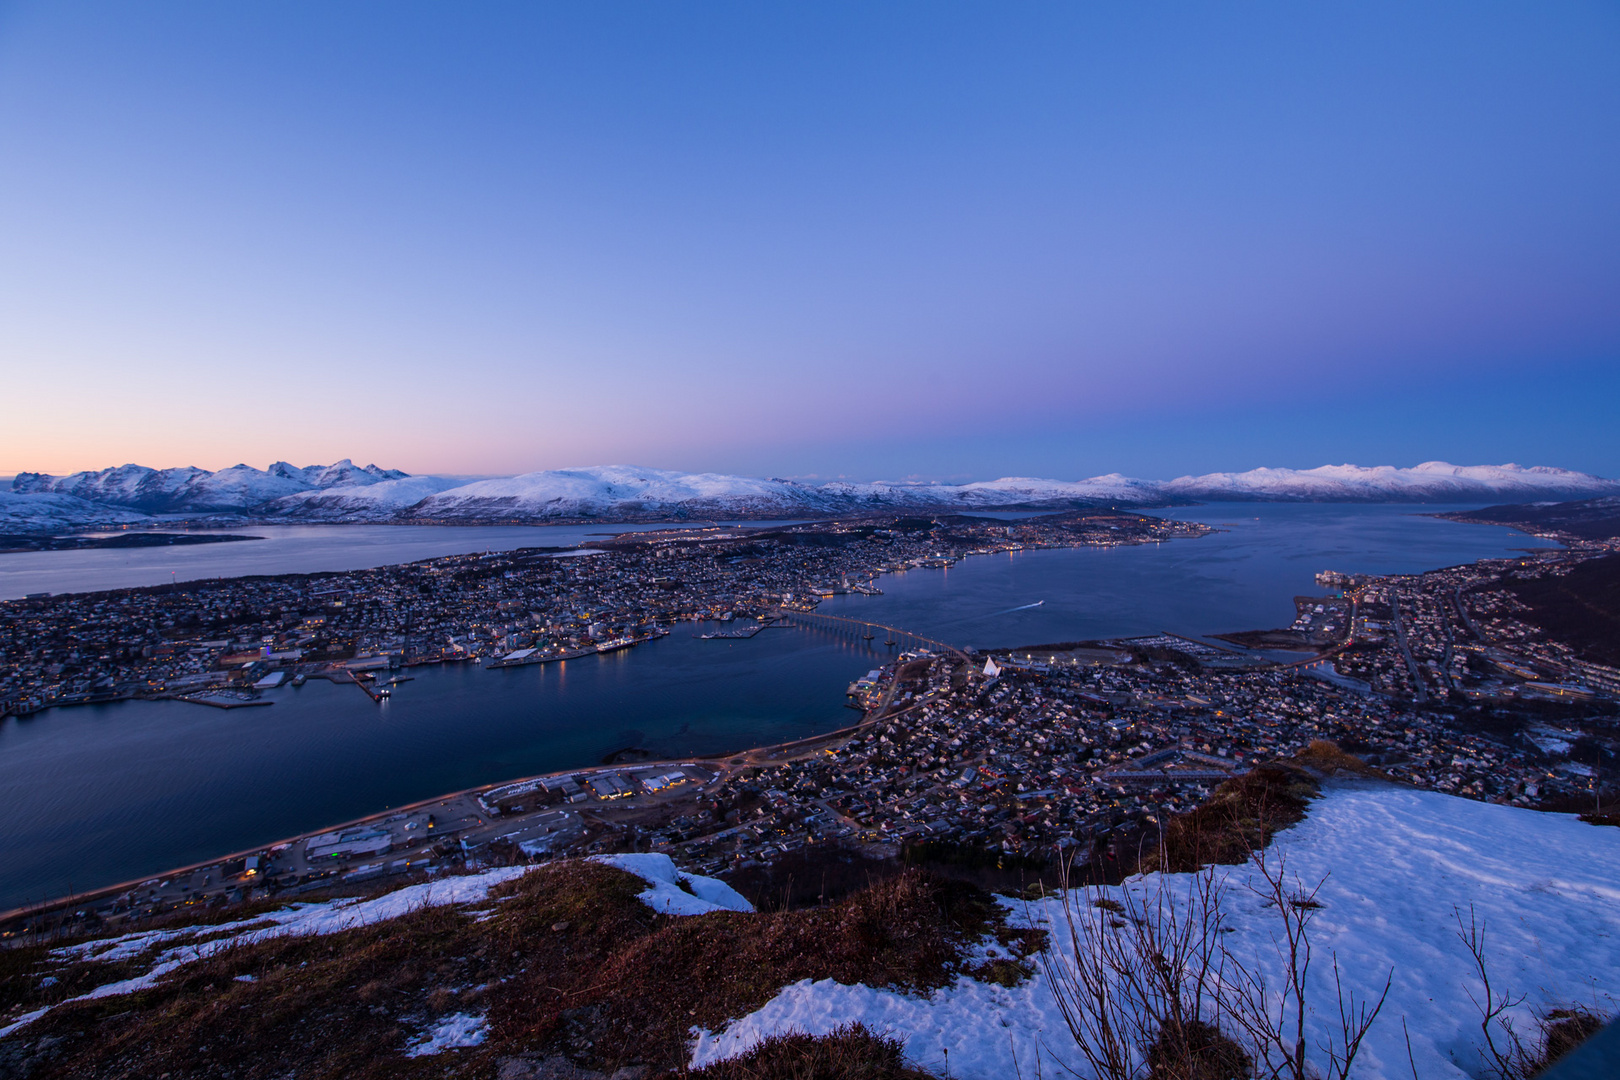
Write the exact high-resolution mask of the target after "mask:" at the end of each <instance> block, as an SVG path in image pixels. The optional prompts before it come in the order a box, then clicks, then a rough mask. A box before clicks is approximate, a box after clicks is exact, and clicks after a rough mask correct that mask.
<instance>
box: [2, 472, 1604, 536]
mask: <svg viewBox="0 0 1620 1080" xmlns="http://www.w3.org/2000/svg"><path fill="white" fill-rule="evenodd" d="M1610 495H1620V480H1609V479H1605V478H1603V477H1598V476H1592V475H1590V474H1588V473H1580V472H1571V471H1569V470H1566V469H1556V468H1549V467H1546V466H1533V467H1525V466H1520V465H1511V464H1510V465H1450V464H1447V463H1446V462H1440V461H1431V462H1425V463H1424V464H1422V465H1418V466H1416V467H1413V468H1396V467H1394V466H1388V465H1385V466H1378V467H1372V468H1367V467H1363V466H1359V465H1324V466H1322V467H1320V468H1316V469H1270V468H1261V469H1252V470H1250V471H1248V472H1236V473H1209V474H1206V475H1203V476H1183V477H1180V478H1178V479H1175V480H1169V481H1154V480H1137V479H1132V478H1130V477H1127V476H1121V475H1120V474H1118V473H1109V474H1107V475H1105V476H1094V477H1091V478H1090V479H1087V480H1042V479H1034V478H1029V477H1004V478H1002V479H1000V480H989V481H981V482H977V483H970V484H924V483H908V482H876V483H849V482H844V481H834V482H831V483H824V484H809V483H802V482H799V481H794V480H780V479H757V478H753V477H743V476H728V475H724V474H719V473H682V472H672V471H667V470H662V469H644V468H637V467H634V466H628V465H605V466H593V467H589V468H578V469H554V470H547V471H543V472H532V473H525V474H523V475H521V476H511V477H503V478H498V479H486V480H471V481H469V480H466V479H465V478H457V477H446V476H410V475H408V474H406V473H403V472H400V471H399V470H397V469H383V468H379V467H378V466H376V465H366V466H358V465H355V464H354V463H353V462H352V461H349V460H347V459H345V460H343V461H339V462H337V463H336V464H334V465H311V466H307V467H303V468H299V467H297V466H293V465H289V464H287V463H286V462H277V463H276V464H274V465H272V466H270V467H269V468H268V469H262V470H261V469H255V468H252V467H251V466H248V465H235V466H232V467H231V468H228V469H221V470H219V471H218V472H209V471H208V470H206V469H198V468H179V469H151V468H147V467H145V466H141V465H122V466H119V467H117V468H111V469H103V470H100V471H98V472H80V473H74V474H72V475H70V476H49V475H46V474H44V473H21V474H19V475H18V476H17V477H15V478H14V479H13V481H12V484H11V490H10V491H9V492H3V491H0V531H8V532H44V531H59V530H65V529H76V528H86V527H90V526H95V525H103V524H105V525H130V524H144V523H159V522H162V521H170V522H173V521H177V520H193V521H202V520H206V521H212V522H221V523H223V522H226V521H236V522H240V521H241V520H243V519H252V520H257V521H266V522H270V521H288V522H293V521H319V522H389V523H393V522H398V523H409V522H423V523H426V522H461V523H467V524H485V523H496V522H500V523H515V522H521V523H526V522H535V523H542V522H562V521H574V520H581V519H596V520H614V521H647V520H670V519H675V520H681V519H705V518H732V519H747V518H770V517H803V516H816V515H826V514H851V513H861V512H865V511H894V510H919V511H926V512H930V513H938V512H941V511H952V510H954V511H974V510H1031V509H1034V510H1047V509H1049V510H1065V509H1086V508H1091V507H1100V506H1130V507H1148V506H1164V505H1175V504H1183V505H1184V504H1186V503H1190V502H1196V501H1234V500H1241V501H1265V502H1452V503H1457V502H1518V503H1523V502H1533V501H1536V500H1545V499H1589V498H1596V497H1603V496H1610Z"/></svg>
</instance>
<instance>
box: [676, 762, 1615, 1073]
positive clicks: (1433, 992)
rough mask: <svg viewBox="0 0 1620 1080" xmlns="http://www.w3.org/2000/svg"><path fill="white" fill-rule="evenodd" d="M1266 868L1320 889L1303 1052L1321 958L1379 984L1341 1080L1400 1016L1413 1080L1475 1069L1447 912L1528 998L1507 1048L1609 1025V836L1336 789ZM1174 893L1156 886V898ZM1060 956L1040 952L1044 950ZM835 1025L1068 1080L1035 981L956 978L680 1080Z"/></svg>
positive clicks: (1247, 871)
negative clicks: (1539, 1031) (1592, 1024)
mask: <svg viewBox="0 0 1620 1080" xmlns="http://www.w3.org/2000/svg"><path fill="white" fill-rule="evenodd" d="M1273 851H1274V852H1275V853H1283V854H1286V856H1287V859H1288V868H1289V870H1290V872H1291V873H1297V874H1298V875H1299V876H1300V877H1301V878H1302V879H1304V880H1305V881H1307V882H1310V883H1313V884H1314V883H1315V882H1316V881H1317V880H1318V879H1319V878H1321V877H1323V876H1324V875H1329V876H1327V881H1326V884H1325V885H1324V886H1323V887H1322V890H1321V892H1320V893H1319V894H1318V896H1317V899H1318V900H1320V901H1321V902H1322V903H1323V904H1324V907H1323V908H1322V909H1321V910H1320V911H1319V912H1318V913H1317V919H1316V921H1315V923H1314V924H1313V937H1312V944H1313V947H1314V949H1315V956H1316V960H1315V963H1314V964H1313V966H1312V969H1311V972H1310V976H1309V984H1308V985H1309V988H1310V993H1311V995H1312V997H1311V1000H1312V1001H1313V1002H1314V1007H1315V1009H1316V1010H1317V1011H1318V1012H1317V1015H1316V1016H1314V1017H1313V1018H1312V1020H1311V1022H1310V1024H1309V1025H1308V1026H1309V1027H1310V1029H1311V1030H1310V1032H1309V1033H1308V1039H1309V1042H1310V1045H1311V1046H1312V1047H1313V1048H1314V1047H1315V1046H1316V1044H1317V1042H1318V1041H1320V1040H1322V1039H1324V1038H1326V1036H1327V1033H1328V1029H1329V1025H1328V1021H1329V1017H1328V1016H1327V1015H1326V1013H1328V1012H1331V1011H1332V1010H1334V1009H1335V1007H1336V1005H1335V998H1334V995H1333V986H1332V978H1333V975H1332V966H1331V959H1330V954H1337V956H1338V960H1339V963H1340V966H1341V969H1342V971H1343V974H1344V977H1345V979H1346V984H1347V986H1348V987H1349V988H1351V989H1353V990H1354V991H1355V992H1356V993H1357V994H1358V995H1368V996H1370V997H1371V998H1372V999H1374V1000H1376V998H1377V996H1378V993H1379V991H1380V990H1381V989H1382V987H1383V984H1384V978H1385V976H1386V974H1387V973H1389V972H1390V970H1391V969H1393V971H1394V981H1393V984H1392V987H1391V990H1390V997H1389V1002H1388V1003H1387V1004H1386V1005H1385V1007H1384V1011H1383V1013H1382V1014H1381V1015H1380V1017H1379V1019H1378V1021H1377V1023H1376V1024H1375V1025H1374V1027H1373V1028H1372V1031H1371V1033H1370V1034H1369V1035H1368V1037H1367V1041H1366V1043H1365V1044H1364V1045H1363V1047H1362V1051H1361V1053H1362V1057H1360V1058H1358V1059H1357V1063H1356V1064H1357V1069H1356V1073H1355V1075H1356V1076H1357V1077H1358V1078H1364V1080H1409V1077H1410V1076H1411V1068H1410V1066H1409V1065H1408V1061H1407V1051H1406V1043H1405V1037H1404V1035H1403V1033H1402V1028H1401V1018H1402V1016H1404V1017H1405V1018H1406V1022H1407V1026H1408V1028H1409V1029H1410V1031H1411V1035H1412V1052H1413V1057H1414V1059H1415V1062H1416V1066H1417V1073H1418V1075H1419V1076H1422V1077H1424V1078H1425V1080H1441V1078H1455V1080H1463V1078H1465V1077H1467V1076H1469V1075H1470V1074H1471V1072H1473V1070H1474V1069H1475V1067H1476V1066H1477V1065H1478V1064H1479V1060H1478V1056H1477V1043H1476V1040H1477V1038H1478V1035H1479V1016H1478V1013H1477V1012H1476V1011H1475V1010H1474V1008H1473V1006H1472V1005H1471V1004H1470V1002H1469V999H1468V993H1469V991H1470V990H1472V991H1473V992H1474V993H1475V994H1476V995H1477V994H1479V993H1481V990H1480V987H1479V983H1478V978H1477V977H1476V976H1475V975H1474V974H1473V972H1472V968H1471V961H1470V958H1469V957H1468V954H1467V953H1466V952H1465V951H1464V950H1463V947H1462V945H1461V944H1460V942H1459V941H1458V940H1457V937H1456V930H1457V927H1456V923H1455V921H1454V915H1453V909H1454V908H1455V907H1457V906H1461V907H1462V908H1463V909H1464V910H1465V911H1466V909H1467V907H1468V905H1469V904H1473V905H1474V906H1475V910H1476V911H1477V912H1478V914H1479V915H1480V916H1481V917H1482V918H1483V919H1485V920H1486V923H1487V927H1488V935H1489V936H1488V941H1489V956H1488V960H1489V962H1490V964H1491V975H1492V980H1493V984H1495V985H1496V988H1497V989H1498V990H1501V989H1503V988H1508V989H1510V990H1511V991H1512V992H1513V993H1514V994H1527V995H1528V998H1527V1000H1526V1001H1525V1002H1524V1004H1523V1005H1522V1006H1520V1007H1519V1009H1518V1010H1517V1011H1516V1018H1517V1020H1518V1026H1519V1029H1520V1030H1521V1031H1528V1030H1533V1024H1532V1015H1531V1014H1532V1010H1535V1009H1547V1008H1551V1007H1554V1006H1558V1005H1567V1004H1570V1003H1579V1004H1582V1005H1584V1006H1585V1007H1587V1008H1593V1007H1594V1006H1595V1007H1596V1008H1597V1009H1598V1010H1599V1011H1602V1012H1605V1013H1610V1014H1612V1013H1613V1012H1615V1011H1616V1009H1617V1008H1620V829H1614V828H1603V827H1598V826H1592V825H1587V824H1584V823H1582V822H1579V821H1577V820H1575V819H1574V818H1573V817H1571V816H1569V815H1562V814H1540V813H1536V812H1534V811H1530V810H1520V809H1516V808H1513V807H1506V806H1495V805H1491V804H1488V803H1479V802H1472V801H1470V800H1466V799H1458V798H1455V797H1452V796H1448V795H1441V794H1437V793H1433V792H1420V791H1410V790H1406V789H1398V788H1393V787H1376V788H1373V787H1353V788H1352V787H1345V788H1338V789H1335V790H1331V791H1330V792H1329V793H1328V794H1327V795H1326V796H1325V797H1324V798H1323V799H1321V800H1320V801H1318V802H1317V803H1316V804H1315V805H1314V806H1313V807H1312V809H1311V811H1310V815H1309V816H1308V817H1307V818H1306V820H1305V821H1303V822H1301V823H1300V824H1299V825H1297V826H1295V827H1294V828H1292V829H1290V830H1288V831H1287V832H1285V833H1282V834H1280V835H1279V837H1278V838H1277V841H1276V844H1275V847H1274V848H1273ZM1222 871H1223V872H1224V873H1225V876H1226V881H1227V883H1228V885H1229V887H1230V889H1229V892H1228V899H1227V904H1226V911H1227V921H1228V923H1229V925H1231V926H1233V927H1235V930H1234V931H1233V932H1232V933H1231V934H1230V936H1229V937H1228V939H1227V941H1228V945H1229V947H1231V948H1233V949H1234V950H1235V951H1240V952H1241V953H1243V954H1246V955H1249V956H1254V957H1256V958H1257V959H1258V961H1259V966H1260V967H1262V968H1263V969H1264V970H1265V971H1266V973H1267V975H1268V981H1269V982H1270V983H1271V985H1273V986H1276V985H1278V983H1279V981H1280V978H1281V976H1280V970H1281V969H1280V964H1279V963H1278V961H1277V957H1276V954H1275V952H1274V951H1273V945H1272V938H1271V934H1272V932H1273V926H1274V922H1275V918H1276V916H1275V914H1273V913H1269V912H1268V910H1267V909H1265V908H1263V907H1262V906H1261V901H1260V900H1259V898H1258V897H1256V896H1254V895H1253V894H1252V893H1250V892H1248V891H1247V890H1246V889H1245V888H1244V887H1243V883H1244V882H1245V881H1250V880H1255V879H1256V873H1255V871H1254V869H1253V868H1252V867H1230V868H1222ZM1152 881H1153V879H1152V878H1139V879H1134V880H1133V881H1132V882H1130V883H1127V885H1126V886H1122V888H1131V889H1133V890H1134V891H1136V892H1137V893H1138V894H1141V895H1145V894H1146V892H1147V890H1148V887H1149V885H1150V884H1151V883H1152ZM1185 881H1186V876H1185V875H1175V876H1173V878H1172V882H1171V884H1172V893H1173V894H1174V895H1179V894H1180V890H1181V889H1184V888H1185ZM1108 891H1109V892H1111V893H1117V891H1116V890H1108ZM1008 904H1009V906H1011V907H1012V908H1013V912H1014V918H1015V920H1021V919H1024V918H1026V917H1027V918H1028V919H1029V920H1030V921H1032V922H1033V923H1034V924H1035V925H1040V926H1046V927H1048V928H1053V927H1054V926H1055V927H1061V926H1062V921H1061V920H1062V916H1061V908H1060V907H1059V904H1058V902H1057V901H1056V900H1055V899H1048V900H1045V901H1042V902H1039V903H1034V904H1030V905H1027V907H1026V905H1022V904H1014V903H1012V902H1011V901H1008ZM1080 908H1081V910H1082V911H1083V912H1084V914H1085V915H1086V917H1088V918H1089V917H1092V916H1099V917H1107V913H1105V912H1099V911H1097V910H1095V909H1093V908H1090V907H1089V906H1087V905H1085V904H1084V903H1082V904H1081V905H1080ZM1065 938H1066V934H1064V933H1054V934H1053V935H1052V939H1053V941H1054V942H1055V943H1057V945H1058V947H1059V948H1060V949H1066V947H1067V943H1066V941H1065ZM851 1021H861V1022H862V1023H865V1024H866V1025H867V1026H869V1027H871V1028H873V1029H874V1030H877V1031H887V1032H890V1033H893V1034H894V1035H896V1036H898V1037H900V1038H903V1039H904V1040H905V1041H906V1053H907V1055H908V1056H909V1057H910V1058H912V1059H913V1060H914V1061H916V1062H918V1063H920V1064H923V1065H928V1066H933V1067H936V1068H944V1067H948V1068H949V1073H950V1075H951V1076H953V1077H958V1078H962V1080H975V1078H982V1080H1001V1078H1003V1077H1008V1076H1015V1075H1020V1071H1021V1075H1025V1076H1033V1075H1055V1074H1060V1073H1062V1072H1063V1068H1062V1065H1065V1064H1066V1065H1068V1066H1071V1067H1074V1068H1075V1069H1077V1070H1079V1071H1080V1073H1081V1075H1085V1070H1084V1068H1083V1060H1082V1059H1081V1057H1080V1055H1079V1053H1078V1052H1077V1051H1075V1050H1074V1049H1073V1043H1072V1040H1070V1038H1069V1034H1068V1031H1067V1029H1066V1028H1065V1027H1064V1025H1063V1021H1062V1018H1061V1017H1060V1015H1059V1014H1058V1011H1057V1009H1056V1008H1055V1006H1054V1004H1053V1002H1052V998H1051V994H1050V992H1049V990H1048V987H1047V984H1046V982H1045V978H1044V976H1043V975H1042V974H1040V973H1037V974H1036V976H1035V977H1034V978H1033V979H1032V980H1030V981H1029V982H1027V983H1025V984H1024V985H1021V986H1018V987H1015V988H1011V989H1008V988H1003V987H1000V986H995V985H989V984H985V983H979V982H974V981H971V980H969V979H966V978H962V979H960V980H958V982H957V984H956V985H955V986H954V987H950V988H947V989H944V990H941V991H938V992H936V993H935V994H933V995H932V996H930V997H926V998H924V997H912V996H907V995H904V994H899V993H895V992H891V991H885V990H874V989H871V988H869V987H865V986H844V985H840V984H838V983H834V982H832V981H830V980H827V981H822V982H817V983H812V982H809V981H805V982H801V983H797V984H795V985H793V986H790V987H788V988H786V989H785V990H783V991H782V992H781V993H780V994H778V995H777V996H776V998H774V999H773V1000H772V1001H770V1002H769V1003H767V1004H766V1005H765V1006H763V1007H762V1008H760V1009H759V1010H758V1011H756V1012H754V1013H752V1014H750V1015H748V1016H746V1017H743V1018H741V1019H739V1020H737V1021H735V1022H733V1023H732V1024H730V1025H729V1026H728V1027H727V1028H726V1029H725V1030H724V1031H722V1032H720V1033H718V1034H716V1033H710V1032H701V1033H699V1034H698V1036H697V1038H696V1042H695V1044H694V1048H693V1055H692V1065H693V1066H694V1067H696V1066H700V1065H704V1064H708V1063H709V1062H713V1061H716V1060H720V1059H722V1058H726V1057H732V1056H735V1055H737V1054H739V1053H742V1052H745V1051H746V1050H747V1049H748V1048H749V1047H751V1046H753V1045H754V1044H756V1043H757V1042H759V1041H760V1040H761V1039H763V1038H765V1037H766V1036H768V1035H771V1034H776V1033H782V1032H788V1031H803V1032H808V1033H810V1034H822V1033H826V1032H829V1031H831V1030H833V1029H834V1028H836V1027H838V1026H839V1025H841V1024H845V1023H849V1022H851ZM1335 1022H1336V1020H1335ZM946 1051H949V1053H948V1055H947V1053H946ZM1053 1052H1056V1053H1057V1055H1058V1057H1059V1058H1060V1059H1061V1064H1060V1063H1056V1062H1054V1061H1053V1060H1052V1056H1053ZM1313 1053H1315V1051H1314V1049H1313ZM1015 1054H1016V1066H1017V1068H1016V1069H1015V1061H1014V1055H1015ZM1038 1058H1039V1059H1040V1061H1041V1065H1040V1067H1039V1068H1037V1066H1036V1062H1037V1059H1038Z"/></svg>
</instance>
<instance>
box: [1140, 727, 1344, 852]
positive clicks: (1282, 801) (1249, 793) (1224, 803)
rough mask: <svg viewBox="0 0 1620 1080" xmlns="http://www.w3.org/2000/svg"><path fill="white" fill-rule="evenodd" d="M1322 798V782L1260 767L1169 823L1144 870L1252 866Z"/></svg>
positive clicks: (1282, 766) (1282, 768)
mask: <svg viewBox="0 0 1620 1080" xmlns="http://www.w3.org/2000/svg"><path fill="white" fill-rule="evenodd" d="M1313 745H1326V746H1333V744H1332V743H1327V744H1313ZM1333 749H1334V750H1337V749H1338V748H1337V747H1333ZM1341 753H1342V751H1341ZM1323 756H1326V755H1325V754H1322V755H1319V759H1320V757H1323ZM1345 756H1346V757H1348V756H1349V755H1345ZM1352 760H1354V759H1352ZM1319 794H1321V787H1320V786H1319V785H1318V784H1317V782H1316V780H1315V779H1314V778H1313V777H1312V776H1311V775H1310V774H1309V773H1307V772H1305V771H1304V770H1303V769H1300V768H1298V767H1297V766H1294V765H1292V764H1289V763H1285V762H1267V763H1266V764H1264V765H1258V766H1256V767H1255V768H1254V769H1252V770H1250V771H1249V772H1247V773H1245V774H1243V775H1242V776H1238V777H1234V778H1233V779H1231V780H1228V781H1226V782H1225V783H1223V784H1222V785H1221V786H1220V787H1218V788H1216V789H1215V791H1214V793H1213V794H1211V795H1210V797H1209V798H1208V799H1207V800H1205V801H1204V803H1203V804H1202V805H1200V806H1198V807H1195V808H1194V809H1192V810H1190V811H1188V812H1187V813H1185V814H1179V815H1177V816H1176V817H1173V818H1171V819H1170V820H1169V821H1167V822H1166V823H1165V826H1164V830H1163V831H1162V833H1161V834H1160V844H1159V849H1158V850H1157V851H1152V852H1148V853H1145V854H1144V856H1143V858H1142V866H1141V869H1142V870H1144V871H1148V870H1161V869H1162V870H1167V871H1169V872H1170V873H1176V874H1181V873H1190V872H1192V871H1195V870H1197V869H1198V868H1199V867H1202V866H1208V865H1209V864H1211V863H1223V864H1227V865H1236V864H1238V863H1242V862H1246V861H1247V860H1248V858H1249V855H1250V853H1251V852H1254V851H1258V850H1260V849H1261V848H1263V847H1265V846H1266V845H1267V844H1269V843H1270V842H1271V838H1272V836H1274V835H1275V834H1276V833H1277V832H1279V831H1280V830H1282V829H1286V828H1288V826H1290V825H1293V824H1296V823H1297V822H1299V821H1301V820H1302V819H1303V818H1304V817H1305V810H1306V807H1307V806H1308V805H1309V803H1310V800H1311V799H1314V798H1316V796H1317V795H1319Z"/></svg>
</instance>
